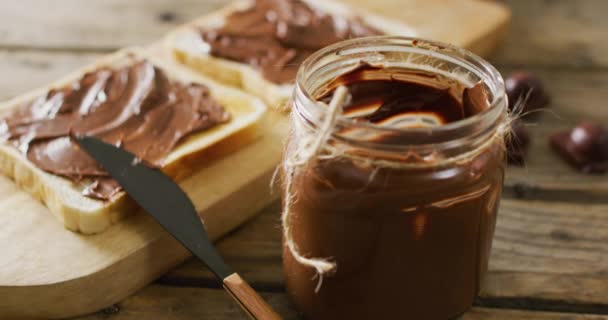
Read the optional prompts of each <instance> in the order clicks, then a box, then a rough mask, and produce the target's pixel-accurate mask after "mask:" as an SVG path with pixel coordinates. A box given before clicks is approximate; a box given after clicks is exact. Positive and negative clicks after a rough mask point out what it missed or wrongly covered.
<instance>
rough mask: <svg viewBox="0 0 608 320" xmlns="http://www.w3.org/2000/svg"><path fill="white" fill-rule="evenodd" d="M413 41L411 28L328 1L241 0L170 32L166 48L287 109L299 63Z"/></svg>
mask: <svg viewBox="0 0 608 320" xmlns="http://www.w3.org/2000/svg"><path fill="white" fill-rule="evenodd" d="M375 35H399V36H414V35H415V32H414V31H413V29H412V28H410V27H408V26H406V25H404V24H402V23H399V22H395V21H392V20H390V19H387V18H384V17H379V16H376V15H373V14H371V13H369V12H364V11H362V10H358V9H355V8H353V7H351V6H347V5H343V4H341V3H339V2H336V1H325V0H245V1H243V0H241V1H237V2H235V3H233V4H231V5H229V6H227V7H225V8H223V9H220V10H219V11H216V12H215V13H212V14H210V15H207V16H204V17H202V18H199V19H197V20H195V21H193V22H192V23H189V24H187V25H185V26H182V27H180V28H178V29H177V30H175V31H174V32H172V33H170V34H169V35H168V36H167V38H166V40H165V45H166V46H168V47H169V48H170V50H171V51H172V52H173V54H174V55H175V57H176V58H177V59H178V60H179V61H180V62H182V63H184V64H186V65H188V66H189V67H191V68H193V69H195V70H197V71H199V72H202V73H205V74H207V75H208V76H210V77H212V78H213V79H216V80H218V81H221V82H224V83H226V84H228V85H231V86H234V87H237V88H241V89H243V90H244V91H246V92H249V93H251V94H254V95H256V96H258V97H261V98H262V99H264V101H266V102H267V103H268V104H269V105H270V106H271V107H283V106H284V105H285V102H286V101H287V100H288V99H289V97H290V96H291V93H292V88H293V87H292V86H293V83H294V80H295V77H296V72H297V69H298V67H299V66H300V64H301V63H302V62H303V61H304V60H305V59H306V58H307V57H308V56H310V55H311V54H312V53H313V52H315V51H317V50H319V49H321V48H323V47H325V46H327V45H330V44H333V43H336V42H339V41H341V40H345V39H349V38H357V37H365V36H375Z"/></svg>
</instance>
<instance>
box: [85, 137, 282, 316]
mask: <svg viewBox="0 0 608 320" xmlns="http://www.w3.org/2000/svg"><path fill="white" fill-rule="evenodd" d="M75 139H76V141H77V143H78V144H79V145H80V147H81V148H82V149H83V150H84V151H86V152H87V153H88V154H89V155H90V156H91V157H93V158H94V159H95V160H96V161H97V162H98V163H99V164H100V165H101V167H103V168H104V169H105V170H106V171H107V172H108V173H109V175H110V176H111V177H112V178H113V179H114V180H116V181H117V182H118V184H120V186H121V187H122V188H123V189H124V190H125V192H126V193H127V194H128V195H129V196H130V197H131V198H132V199H133V200H134V201H135V202H136V203H137V204H138V205H139V206H140V207H141V208H142V209H143V210H144V211H146V212H147V213H148V214H150V215H151V216H152V217H154V219H155V220H156V221H157V222H158V223H159V224H160V225H161V226H162V227H163V228H164V229H165V230H166V231H167V232H169V233H170V234H171V235H172V236H173V237H174V238H175V239H176V240H178V241H179V242H180V243H181V244H182V245H184V247H186V248H187V249H188V250H190V252H192V254H193V255H194V256H196V257H197V258H198V259H200V260H201V261H202V262H203V263H204V264H205V265H206V266H207V267H208V268H209V269H210V270H211V272H213V274H214V275H215V276H216V277H217V278H218V279H219V280H221V281H222V284H223V287H224V289H225V290H226V291H227V292H228V293H229V294H230V295H231V296H232V298H233V299H234V300H236V301H237V302H238V303H239V305H240V306H241V307H242V308H243V310H245V312H246V313H247V314H248V315H249V316H250V317H251V318H252V319H257V320H266V319H268V320H274V319H281V317H280V316H279V315H278V314H277V313H276V312H275V311H274V310H273V309H272V307H270V306H269V305H268V304H267V303H266V301H264V299H262V297H260V296H259V295H258V294H257V293H256V292H255V291H254V290H253V289H252V288H251V286H249V284H247V282H245V281H244V280H243V279H242V278H241V276H240V275H239V274H238V273H236V272H233V271H232V270H231V269H230V268H229V267H228V266H227V265H226V263H225V262H224V260H223V259H222V257H221V256H220V255H219V253H218V252H217V250H216V249H215V247H214V246H213V244H212V243H211V241H210V240H209V237H208V235H207V232H206V230H205V228H204V226H203V223H202V222H201V219H200V217H199V216H198V213H197V212H196V209H195V208H194V204H193V203H192V201H190V198H188V195H186V193H185V192H184V191H183V190H182V189H181V188H180V187H179V186H178V185H177V184H176V183H175V182H173V180H171V178H169V177H168V176H166V175H165V174H164V173H163V172H161V171H160V170H158V169H154V168H150V167H148V166H146V165H145V164H143V163H142V162H141V161H139V160H138V159H137V158H136V157H135V155H133V154H131V153H129V152H127V151H125V150H123V149H120V148H117V147H115V146H113V145H110V144H107V143H105V142H103V141H100V140H98V139H96V138H93V137H84V136H83V137H76V138H75Z"/></svg>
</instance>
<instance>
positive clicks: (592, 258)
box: [0, 0, 608, 320]
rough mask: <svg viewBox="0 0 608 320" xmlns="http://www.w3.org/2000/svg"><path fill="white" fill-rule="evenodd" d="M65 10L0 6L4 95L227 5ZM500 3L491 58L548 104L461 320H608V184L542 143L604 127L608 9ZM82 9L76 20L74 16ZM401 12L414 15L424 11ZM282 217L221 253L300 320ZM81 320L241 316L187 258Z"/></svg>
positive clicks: (272, 211) (268, 213)
mask: <svg viewBox="0 0 608 320" xmlns="http://www.w3.org/2000/svg"><path fill="white" fill-rule="evenodd" d="M63 1H65V3H71V4H72V6H71V7H70V6H67V5H66V6H63V5H61V6H55V5H53V10H55V12H59V13H57V16H54V17H51V15H50V14H49V15H48V17H40V16H41V15H42V12H50V10H49V9H48V7H45V6H44V5H42V4H41V3H42V2H43V1H35V0H22V1H20V2H18V3H12V2H8V1H5V2H3V3H0V18H1V20H0V21H3V22H2V23H0V50H1V51H0V68H2V69H1V70H4V71H5V72H7V73H8V74H10V75H11V77H0V96H1V97H9V96H11V95H14V94H16V93H18V92H21V91H23V90H25V89H28V88H32V87H35V86H37V85H40V84H43V83H45V82H48V80H50V79H53V78H54V77H56V76H57V75H61V74H63V73H65V72H66V71H69V70H72V69H74V68H75V67H76V66H79V65H82V64H85V63H86V62H88V61H91V60H93V59H95V58H96V57H97V56H98V55H99V54H102V53H105V52H107V51H108V50H112V49H114V48H115V46H116V45H117V44H119V45H120V46H122V45H127V44H137V43H144V42H146V41H148V40H150V39H153V38H155V37H157V35H158V34H159V33H162V32H164V30H167V29H169V28H171V27H172V26H173V25H175V24H177V23H180V22H183V21H185V20H187V19H189V18H190V17H192V16H195V15H198V13H199V12H204V11H206V10H210V9H213V8H217V7H219V6H221V5H222V4H223V3H224V1H220V0H217V1H216V0H214V1H185V0H179V1H173V2H170V1H161V0H154V1H143V0H137V1H124V2H123V1H118V0H110V1H98V0H95V1H87V6H84V7H83V6H78V4H79V3H80V2H79V1H75V0H62V2H63ZM352 1H364V0H352ZM393 1H394V3H396V4H400V3H406V2H407V1H405V2H399V1H397V0H393ZM450 1H452V2H453V1H456V0H450ZM501 2H502V3H504V4H505V5H506V6H508V7H510V8H512V10H513V17H512V18H513V22H512V24H511V27H510V33H509V36H508V38H507V41H506V43H505V44H504V45H502V46H501V49H500V50H499V51H498V52H497V54H496V55H495V56H493V57H492V58H491V61H492V62H493V63H494V64H495V65H497V66H498V67H499V69H500V70H501V71H502V72H503V74H505V75H508V74H509V73H510V72H512V71H514V70H517V69H526V70H531V71H533V72H535V73H537V74H538V75H539V76H540V78H541V79H542V80H543V81H544V83H545V84H546V86H547V90H548V91H549V93H550V94H551V96H552V104H551V106H550V107H549V109H548V110H547V111H544V112H543V114H542V116H541V117H540V118H538V119H536V120H534V121H532V122H531V123H530V125H529V128H530V130H531V132H532V139H533V143H532V149H531V152H530V156H529V158H528V163H527V165H526V167H523V168H516V167H510V168H509V170H508V174H507V187H506V190H505V193H504V199H503V201H502V206H501V210H500V213H499V218H498V219H499V221H498V226H497V231H496V238H495V241H494V249H493V252H492V257H491V261H490V265H491V267H490V270H491V271H490V273H489V274H488V276H487V279H486V281H485V283H484V286H483V288H482V293H481V296H480V298H479V299H478V301H477V302H476V305H477V307H475V308H474V309H473V310H471V311H470V312H469V313H467V314H466V315H464V316H463V317H462V319H467V320H477V319H479V320H481V319H488V320H499V319H500V320H515V319H532V320H536V319H538V320H549V319H551V320H553V319H555V320H557V319H559V320H583V319H584V320H599V319H608V263H607V261H606V260H607V259H608V258H607V257H608V254H607V251H608V241H607V240H608V239H607V238H608V177H607V176H588V175H583V174H580V173H577V172H575V171H573V170H572V169H571V168H570V167H568V166H567V165H565V164H564V163H563V162H561V161H560V160H559V159H558V158H557V157H556V156H555V155H554V154H553V153H552V152H551V151H550V150H549V148H548V146H547V141H546V139H547V136H548V135H549V134H551V133H552V132H554V131H555V130H558V129H562V128H566V127H569V126H571V125H573V124H575V123H577V122H578V121H580V120H582V119H595V120H597V121H600V122H602V123H604V124H606V125H608V108H607V107H606V101H608V91H607V90H606V88H607V86H608V68H607V66H608V42H606V41H605V40H606V35H607V34H608V20H606V19H604V18H603V16H604V15H605V12H608V2H606V1H604V0H585V1H571V0H552V1H548V0H546V1H528V0H507V1H501ZM53 3H55V2H53ZM366 3H367V4H368V5H370V6H374V5H375V3H374V2H372V1H369V2H366ZM428 5H430V4H428ZM49 6H50V5H49ZM77 7H79V9H78V12H79V14H78V15H75V14H71V13H69V12H70V10H76V9H74V8H77ZM194 8H196V9H194ZM406 9H409V11H410V12H413V13H408V14H414V13H415V9H416V8H411V7H408V8H406V7H405V6H404V7H403V11H406ZM196 10H198V11H196ZM24 11H28V12H27V13H24ZM195 11H196V12H195ZM395 12H396V11H395ZM395 14H397V13H395ZM92 16H97V17H106V18H107V17H110V16H111V17H112V18H111V20H112V22H108V21H110V19H105V20H104V19H103V18H102V19H94V20H103V21H89V20H92V19H90V17H92ZM45 19H46V20H45ZM36 23H38V25H37V24H36ZM40 24H43V25H44V26H45V29H46V30H45V32H44V33H43V32H41V31H40V28H39V25H40ZM93 26H94V27H93ZM116 26H118V27H116ZM49 34H50V35H52V36H49ZM16 201H17V200H16ZM278 212H279V206H278V204H274V205H273V206H270V207H268V208H266V209H265V210H264V211H263V213H262V214H261V215H260V216H258V217H257V218H256V219H254V220H253V221H251V222H249V223H248V224H246V225H245V226H243V227H241V228H239V229H237V230H236V231H234V232H232V233H231V234H230V235H228V236H226V237H224V238H223V239H222V240H221V241H219V242H218V248H219V250H220V252H221V254H222V255H223V256H224V257H225V259H226V260H227V262H228V263H229V264H230V265H231V266H232V267H233V269H234V270H236V271H238V272H239V274H241V275H242V276H243V278H245V279H247V281H248V282H249V283H251V284H252V286H253V287H254V288H255V289H257V290H258V291H259V292H261V293H262V296H263V297H264V298H266V299H267V301H269V303H270V304H271V305H272V306H273V307H274V308H276V309H277V311H278V312H279V313H280V314H281V315H282V316H284V317H285V318H286V319H298V318H299V317H298V315H297V312H296V311H295V310H293V309H292V308H291V306H290V303H289V301H288V299H287V298H286V296H285V294H284V293H283V291H284V288H283V279H282V277H283V275H282V267H281V257H280V253H281V248H280V242H279V241H280V224H279V215H278ZM0 230H2V229H1V228H0ZM0 232H1V231H0ZM0 318H2V317H0ZM81 319H119V320H135V319H176V320H177V319H220V320H223V319H246V315H245V314H244V313H243V312H242V311H241V310H240V309H239V307H238V305H236V304H234V303H233V302H232V301H231V299H230V298H229V297H228V295H227V294H226V293H225V292H223V290H221V288H220V287H219V286H218V285H217V283H216V282H215V281H213V280H212V277H211V274H210V273H209V272H208V271H206V270H205V269H204V267H203V266H202V264H200V263H198V262H196V261H194V260H190V261H188V262H186V263H184V264H183V265H182V266H180V267H178V268H176V269H174V270H172V271H170V272H169V273H167V274H165V275H164V276H163V277H161V278H160V280H159V281H157V282H156V283H155V284H153V285H151V286H148V287H146V288H144V289H142V290H140V291H139V292H137V293H136V294H135V295H133V296H132V297H130V298H128V299H126V300H124V301H123V302H121V303H118V304H116V305H113V306H108V307H107V308H105V309H103V310H101V311H100V312H98V313H95V314H92V315H90V316H87V317H83V318H81Z"/></svg>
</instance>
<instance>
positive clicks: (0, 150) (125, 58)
mask: <svg viewBox="0 0 608 320" xmlns="http://www.w3.org/2000/svg"><path fill="white" fill-rule="evenodd" d="M152 52H153V51H150V50H147V51H144V50H142V49H125V50H122V51H119V52H117V53H115V54H112V55H110V56H107V57H105V58H103V59H101V60H99V61H98V62H96V63H94V64H93V65H91V66H89V67H86V68H84V69H82V70H79V71H77V72H75V73H73V74H71V75H69V76H67V77H66V78H64V79H62V80H60V81H58V82H56V83H54V84H51V85H49V86H46V87H44V88H40V89H38V90H35V91H32V92H30V93H28V94H25V95H23V96H19V97H17V98H14V99H12V100H10V101H7V102H5V103H2V104H0V115H2V114H4V113H6V112H9V111H10V110H11V109H13V108H15V107H17V106H19V105H21V104H22V103H25V102H28V101H31V100H33V99H34V98H36V97H38V96H40V95H43V94H45V93H46V92H47V91H48V90H49V89H50V88H57V87H62V86H64V85H66V84H68V83H71V82H72V81H75V80H77V79H79V78H80V77H81V76H82V75H83V74H84V73H86V72H88V71H92V70H95V69H98V68H100V67H102V66H110V67H121V66H125V65H127V64H129V63H132V62H134V61H136V60H141V59H147V60H148V61H150V62H151V63H152V64H154V65H156V66H157V67H159V68H161V69H162V70H163V71H164V72H165V73H166V74H167V76H168V77H169V78H170V79H171V80H177V81H181V82H186V83H190V82H195V83H200V84H203V85H206V86H207V87H209V89H210V92H211V95H212V97H213V98H214V99H215V100H217V101H218V102H219V103H220V104H221V105H222V106H223V107H224V108H225V109H226V110H227V111H228V112H229V113H230V114H231V120H230V121H229V122H227V123H225V124H221V125H218V126H215V127H213V128H210V129H209V130H204V131H202V132H199V133H195V134H192V135H190V136H189V137H187V138H186V139H185V140H184V141H183V142H181V143H180V144H178V145H177V147H176V148H175V149H174V150H173V151H172V152H171V153H170V154H169V155H168V157H167V158H166V162H165V163H166V165H165V166H164V167H163V168H162V169H163V171H165V172H167V173H168V174H169V175H171V176H172V177H174V178H175V179H180V178H182V177H184V176H188V175H189V174H190V173H191V172H192V171H193V170H196V168H197V164H200V163H202V162H205V161H209V158H217V157H218V155H219V156H221V155H222V154H226V152H231V151H233V149H234V148H238V147H239V146H242V145H244V144H246V143H248V142H250V141H252V140H253V139H254V138H255V131H256V130H255V128H256V126H255V124H256V123H257V122H258V120H260V119H261V117H262V116H263V114H264V113H265V112H266V107H265V105H264V103H263V102H262V101H261V100H259V99H257V98H255V97H253V96H250V95H248V94H245V93H243V92H240V91H238V90H235V89H231V88H227V87H224V86H222V85H219V84H217V83H215V82H213V81H211V80H209V79H207V78H205V77H203V76H201V75H200V74H197V73H193V72H191V71H190V70H188V69H186V68H183V66H180V65H179V64H177V63H175V62H171V60H167V59H163V58H162V57H159V56H157V55H155V54H153V53H152ZM218 149H220V150H218ZM0 172H1V173H3V174H4V175H6V176H9V177H11V178H12V179H13V180H14V181H15V182H16V183H17V184H18V185H19V186H21V187H22V188H23V189H25V190H26V191H27V192H28V193H30V194H31V195H32V196H33V197H35V198H36V199H38V200H40V201H42V202H43V203H45V204H46V206H47V207H48V208H49V209H50V211H51V212H52V213H53V214H54V215H56V216H57V218H59V219H60V220H61V221H62V222H63V224H64V225H65V227H66V228H67V229H70V230H73V231H79V232H82V233H85V234H94V233H100V232H102V231H104V230H105V229H107V228H108V227H109V226H110V225H112V224H113V223H115V222H117V221H118V220H120V219H121V218H123V217H124V216H126V215H127V214H129V213H130V212H132V211H134V210H133V209H135V208H136V207H135V205H134V203H133V202H132V201H131V200H130V199H129V198H128V197H127V196H126V195H125V193H124V192H121V193H119V194H118V195H117V196H115V197H113V198H112V199H111V200H109V201H100V200H95V199H92V198H88V197H85V196H83V195H82V193H81V191H82V188H81V187H80V186H77V185H76V184H74V183H73V182H72V181H70V180H67V179H65V178H62V177H59V176H56V175H53V174H49V173H47V172H45V171H42V170H41V169H39V168H38V167H36V166H35V165H34V164H33V163H31V162H30V161H28V159H27V158H26V157H25V156H24V155H23V154H22V153H21V152H19V151H18V150H17V149H16V148H15V147H13V146H12V145H9V144H0Z"/></svg>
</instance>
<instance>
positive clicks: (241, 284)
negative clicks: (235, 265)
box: [224, 273, 281, 320]
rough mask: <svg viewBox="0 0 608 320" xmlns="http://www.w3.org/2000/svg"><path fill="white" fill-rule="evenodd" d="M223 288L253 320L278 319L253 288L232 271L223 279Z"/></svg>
mask: <svg viewBox="0 0 608 320" xmlns="http://www.w3.org/2000/svg"><path fill="white" fill-rule="evenodd" d="M224 289H226V291H228V293H230V295H231V296H232V298H234V299H235V300H236V301H237V302H238V303H239V304H240V305H241V307H242V308H243V310H245V312H247V314H248V315H249V316H250V317H251V318H252V319H254V320H280V319H281V317H280V316H279V315H278V314H277V313H276V312H275V311H274V310H273V309H272V307H271V306H270V305H268V303H266V301H264V299H262V297H260V295H258V293H257V292H255V290H253V288H251V287H250V286H249V284H247V282H245V280H243V278H241V276H239V274H238V273H233V274H231V275H229V276H228V277H226V279H224Z"/></svg>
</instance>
